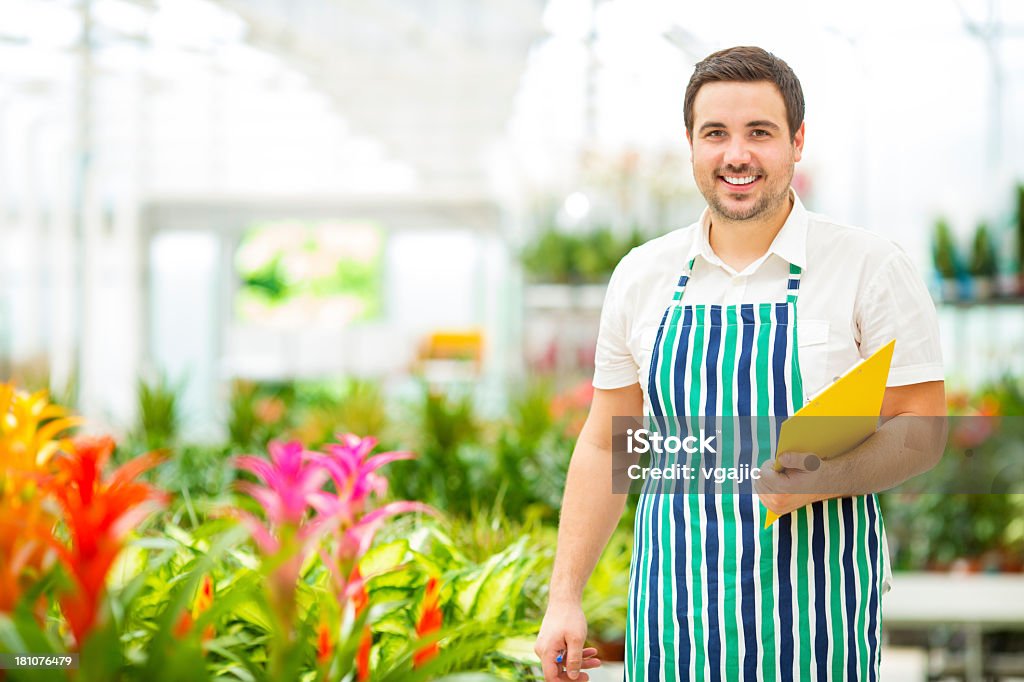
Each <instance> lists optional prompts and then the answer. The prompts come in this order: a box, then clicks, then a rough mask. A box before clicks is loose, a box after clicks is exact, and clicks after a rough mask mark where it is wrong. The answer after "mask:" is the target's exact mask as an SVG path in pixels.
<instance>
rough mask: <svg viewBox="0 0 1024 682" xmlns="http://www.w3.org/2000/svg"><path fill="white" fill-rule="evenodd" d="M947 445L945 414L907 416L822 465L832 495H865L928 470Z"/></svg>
mask: <svg viewBox="0 0 1024 682" xmlns="http://www.w3.org/2000/svg"><path fill="white" fill-rule="evenodd" d="M945 444H946V421H945V419H944V418H943V417H922V416H917V415H905V416H899V417H894V418H892V419H890V420H888V421H887V422H886V423H885V424H883V425H882V426H881V427H880V428H879V429H878V430H877V431H876V432H875V433H874V435H872V436H871V437H870V438H868V439H867V440H865V441H864V442H863V443H861V444H860V445H858V446H857V447H855V448H853V449H852V450H850V451H848V452H845V453H843V454H842V455H839V456H838V457H834V458H832V459H830V460H827V461H826V462H824V463H823V465H822V469H823V471H822V473H823V474H825V477H824V478H825V482H826V483H827V485H828V490H827V491H824V492H827V493H829V494H826V495H823V497H824V498H826V499H827V498H829V497H837V496H847V495H866V494H869V493H877V492H881V491H883V490H888V489H890V488H894V487H896V486H898V485H899V484H901V483H903V482H904V481H906V480H907V479H909V478H912V477H914V476H917V475H918V474H921V473H924V472H925V471H928V470H929V469H931V468H932V467H934V466H935V465H936V464H937V463H938V461H939V459H940V458H941V457H942V452H943V450H944V448H945Z"/></svg>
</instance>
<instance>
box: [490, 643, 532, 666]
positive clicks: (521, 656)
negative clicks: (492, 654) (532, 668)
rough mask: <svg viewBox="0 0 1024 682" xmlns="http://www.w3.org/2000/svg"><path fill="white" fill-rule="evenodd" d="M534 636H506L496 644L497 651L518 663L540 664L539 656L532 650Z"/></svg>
mask: <svg viewBox="0 0 1024 682" xmlns="http://www.w3.org/2000/svg"><path fill="white" fill-rule="evenodd" d="M536 641H537V640H536V638H535V637H506V638H505V639H503V640H501V643H500V644H498V649H497V651H498V653H499V654H501V655H502V656H504V657H505V658H509V659H511V660H513V661H518V662H519V663H525V664H527V665H540V658H538V656H537V654H536V653H534V651H533V645H534V644H535V643H536Z"/></svg>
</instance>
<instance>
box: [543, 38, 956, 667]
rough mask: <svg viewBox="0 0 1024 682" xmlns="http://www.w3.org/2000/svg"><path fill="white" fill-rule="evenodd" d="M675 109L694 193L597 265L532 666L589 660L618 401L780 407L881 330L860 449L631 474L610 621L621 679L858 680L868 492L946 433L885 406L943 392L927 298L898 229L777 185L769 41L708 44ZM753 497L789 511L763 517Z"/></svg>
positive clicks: (792, 103)
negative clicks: (658, 488)
mask: <svg viewBox="0 0 1024 682" xmlns="http://www.w3.org/2000/svg"><path fill="white" fill-rule="evenodd" d="M684 113H685V126H686V137H687V140H688V142H689V144H690V149H691V153H692V161H693V173H694V178H695V179H696V181H697V186H698V187H699V189H700V191H701V194H703V196H704V198H705V200H706V201H707V205H708V207H707V210H706V211H705V212H704V214H703V215H702V216H701V218H700V220H698V221H697V222H696V223H695V224H693V225H691V226H689V227H687V228H683V229H680V230H676V231H674V232H671V233H669V234H667V235H665V236H664V237H660V238H658V239H655V240H652V241H650V242H648V243H647V244H644V245H643V246H641V247H638V248H636V249H634V250H633V251H632V252H631V253H630V254H629V255H627V256H626V257H625V258H624V259H623V260H622V262H621V263H620V264H619V266H618V267H617V268H616V270H615V273H614V274H613V276H612V279H611V282H610V283H609V287H608V293H607V296H606V299H605V304H604V308H603V311H602V315H601V327H600V332H599V337H598V344H597V357H596V363H595V364H596V370H595V375H594V386H595V388H596V389H597V390H596V391H595V395H594V400H593V403H592V405H591V409H590V414H589V417H588V419H587V422H586V424H585V426H584V428H583V431H582V433H581V435H580V438H579V441H578V442H577V445H576V448H575V450H574V452H573V456H572V460H571V463H570V466H569V474H568V478H567V481H566V489H565V496H564V499H563V506H562V513H561V520H560V525H559V535H558V549H557V553H556V559H555V567H554V571H553V574H552V580H551V590H550V598H549V604H548V610H547V613H546V615H545V618H544V622H543V625H542V627H541V632H540V635H539V636H538V639H537V645H536V651H537V653H538V655H539V656H540V657H541V661H542V663H543V665H544V674H545V678H546V679H547V680H556V679H587V674H586V673H585V672H580V671H581V670H586V669H588V668H593V667H596V666H597V665H599V664H600V661H599V660H598V659H597V658H596V657H595V652H594V650H593V649H584V648H583V643H584V640H585V638H586V634H587V626H586V616H585V614H584V613H583V611H582V608H581V606H580V600H581V595H582V592H583V587H584V585H585V583H586V581H587V579H588V577H589V575H590V573H591V571H592V570H593V567H594V565H595V564H596V562H597V559H598V557H599V556H600V554H601V550H602V549H603V547H604V546H605V544H606V543H607V540H608V538H609V536H610V534H611V532H612V530H613V529H614V527H615V525H616V523H617V522H618V519H619V517H620V516H621V514H622V511H623V508H624V505H625V499H624V498H625V496H623V495H614V494H612V492H611V491H612V485H611V478H612V464H611V452H612V434H611V420H612V417H613V416H616V415H640V414H643V415H644V416H645V418H652V417H653V418H659V417H665V416H669V415H678V416H694V415H720V416H727V417H729V416H758V417H786V416H788V415H791V414H793V413H794V412H795V411H796V410H797V409H799V408H800V407H801V405H803V404H804V403H805V402H806V401H807V399H808V396H810V395H813V394H815V393H817V392H818V391H820V390H821V389H822V388H824V387H825V386H827V385H828V384H829V383H830V382H831V380H832V379H833V378H834V377H835V376H837V375H839V374H842V373H843V372H844V371H845V370H846V369H848V368H849V367H850V366H852V365H853V364H855V363H856V362H857V361H858V360H859V359H861V358H865V357H868V356H869V355H871V354H872V353H873V352H874V351H875V350H877V349H878V348H880V347H881V346H883V345H885V344H886V343H888V342H889V341H890V340H891V339H894V338H895V339H896V347H895V353H894V355H893V361H892V367H891V370H890V373H889V379H888V382H887V388H886V393H885V398H884V401H883V405H882V414H883V417H886V418H887V419H888V421H886V423H885V424H884V425H883V426H882V427H881V428H880V429H879V430H878V432H877V433H876V434H875V435H874V436H872V437H871V438H869V439H868V440H867V441H865V442H864V443H863V444H861V445H860V446H858V447H857V448H855V450H853V451H851V452H848V453H846V454H844V455H841V456H839V457H837V458H834V459H830V460H825V461H820V462H819V461H818V460H816V459H815V458H808V457H807V456H806V455H805V454H804V453H791V454H792V456H787V455H783V456H781V457H780V464H781V465H782V466H783V470H782V471H781V472H775V471H774V470H773V469H772V468H770V467H768V468H763V470H762V476H761V480H759V482H758V488H757V490H758V491H759V493H760V495H754V494H750V493H747V494H732V495H729V494H717V495H696V494H687V493H685V492H671V493H661V494H656V493H653V492H651V494H642V495H641V497H640V501H639V505H638V510H637V517H636V522H635V540H634V543H635V544H634V553H633V562H632V567H631V571H630V588H629V603H630V606H629V614H628V632H627V637H626V659H627V660H626V679H627V680H637V681H639V680H705V679H708V680H715V681H717V680H794V679H798V680H810V679H817V680H839V679H844V680H875V679H877V678H878V666H879V661H880V622H881V597H882V594H883V593H884V591H885V589H886V584H887V582H888V571H889V566H888V560H887V558H886V550H885V536H884V532H883V530H882V520H881V514H880V510H879V507H878V502H877V499H876V497H875V495H874V493H875V492H877V491H881V490H885V489H887V488H889V487H892V486H894V485H897V484H898V483H900V482H902V481H903V480H905V479H907V478H908V477H910V476H913V475H914V474H916V473H919V472H920V471H923V470H926V469H927V468H929V467H930V466H932V465H933V464H934V462H935V458H936V456H937V454H938V453H939V452H941V449H939V448H936V447H934V444H931V446H930V447H920V448H906V447H904V445H905V443H906V442H907V438H908V433H909V432H910V431H912V430H913V429H912V428H910V426H908V422H907V420H905V419H904V420H901V419H898V417H900V418H902V417H908V416H911V417H912V416H915V415H941V414H944V412H945V394H944V389H943V382H942V379H943V365H942V357H941V351H940V344H939V338H938V324H937V320H936V315H935V308H934V306H933V304H932V302H931V299H930V298H929V297H928V294H927V292H926V290H925V287H924V285H923V283H922V281H921V278H920V276H919V275H918V274H917V273H916V271H915V270H914V267H913V266H912V264H911V262H910V260H909V259H908V258H907V256H906V254H905V253H904V252H903V251H902V250H901V249H900V248H899V247H897V246H896V245H895V244H893V243H892V242H890V241H888V240H886V239H885V238H883V237H881V236H878V235H875V234H872V233H870V232H867V231H864V230H861V229H858V228H853V227H847V226H844V225H841V224H838V223H836V222H834V221H832V220H830V219H828V218H825V217H824V216H820V215H817V214H814V213H811V212H808V211H807V210H806V209H805V208H804V207H803V205H802V204H801V202H800V199H799V198H798V197H797V196H796V194H795V192H794V191H793V190H792V188H791V186H790V184H791V181H792V179H793V171H794V165H795V164H796V163H797V162H799V161H800V157H801V154H802V153H803V148H804V132H805V127H804V120H803V119H804V99H803V92H802V90H801V87H800V82H799V80H798V79H797V77H796V75H795V74H794V73H793V71H792V70H791V69H790V68H789V66H788V65H787V64H786V63H785V62H783V61H782V60H780V59H778V58H777V57H775V56H774V55H772V54H770V53H768V52H765V51H764V50H762V49H760V48H754V47H737V48H732V49H728V50H723V51H721V52H717V53H715V54H712V55H710V56H709V57H707V58H706V59H704V60H703V61H702V62H700V63H699V64H697V66H696V67H695V70H694V74H693V76H692V78H691V79H690V83H689V85H688V86H687V89H686V95H685V104H684ZM911 423H912V422H911ZM773 445H774V442H773V440H772V438H771V436H770V434H769V435H767V436H762V437H761V438H760V439H759V441H758V442H757V443H756V446H757V451H759V452H767V451H771V449H772V447H773ZM735 461H738V460H735ZM807 462H813V465H808V464H807ZM795 481H800V482H801V485H799V486H797V485H794V482H795ZM808 481H811V483H810V484H808V483H807V482H808ZM645 490H646V491H648V492H650V489H647V488H645ZM817 490H820V491H827V492H815V491H817ZM808 491H810V492H808ZM768 509H771V510H772V511H774V512H777V513H779V514H783V515H784V516H783V517H782V518H781V519H780V520H779V521H778V522H777V523H775V524H773V525H771V526H769V527H768V528H765V527H764V525H765V524H764V520H765V516H766V514H767V510H768ZM559 655H561V662H556V661H557V660H558V656H559Z"/></svg>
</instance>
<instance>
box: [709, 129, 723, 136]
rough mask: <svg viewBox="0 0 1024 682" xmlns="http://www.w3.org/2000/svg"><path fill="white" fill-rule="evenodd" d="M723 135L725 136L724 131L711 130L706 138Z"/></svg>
mask: <svg viewBox="0 0 1024 682" xmlns="http://www.w3.org/2000/svg"><path fill="white" fill-rule="evenodd" d="M723 135H725V131H724V130H712V131H711V132H710V133H708V134H707V137H721V136H723Z"/></svg>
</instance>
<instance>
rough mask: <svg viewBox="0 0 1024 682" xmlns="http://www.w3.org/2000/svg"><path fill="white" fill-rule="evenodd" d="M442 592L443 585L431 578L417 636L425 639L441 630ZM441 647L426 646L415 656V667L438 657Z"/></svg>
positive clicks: (428, 581)
mask: <svg viewBox="0 0 1024 682" xmlns="http://www.w3.org/2000/svg"><path fill="white" fill-rule="evenodd" d="M440 592H441V584H440V582H439V581H438V580H437V578H435V577H433V576H431V577H430V579H429V580H427V588H426V591H425V593H424V595H423V613H422V614H421V615H420V619H419V621H418V622H417V623H416V634H417V635H418V636H419V637H424V636H426V635H429V634H431V633H433V632H437V631H438V630H440V629H441V625H442V622H443V618H444V614H443V613H442V612H441V607H440V605H439V603H438V595H439V594H440ZM438 650H439V647H438V643H437V642H433V643H431V644H428V645H426V646H425V647H423V648H422V649H420V650H419V651H417V652H416V653H415V655H414V656H413V659H412V661H413V667H414V668H418V667H420V666H421V665H423V664H424V663H426V662H427V661H429V660H430V659H432V658H434V657H435V656H437V653H438Z"/></svg>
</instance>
